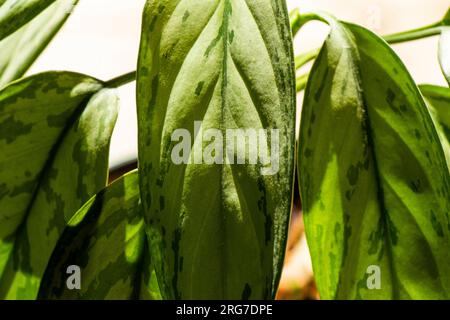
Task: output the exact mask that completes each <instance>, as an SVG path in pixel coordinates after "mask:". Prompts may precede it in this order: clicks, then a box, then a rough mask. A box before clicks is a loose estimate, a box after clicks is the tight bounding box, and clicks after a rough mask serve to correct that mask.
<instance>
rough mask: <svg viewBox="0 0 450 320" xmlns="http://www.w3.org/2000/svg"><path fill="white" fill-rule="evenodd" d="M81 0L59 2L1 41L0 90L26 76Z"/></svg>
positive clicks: (61, 0) (60, 0)
mask: <svg viewBox="0 0 450 320" xmlns="http://www.w3.org/2000/svg"><path fill="white" fill-rule="evenodd" d="M77 2H78V0H57V1H55V3H53V4H52V5H50V6H49V7H48V8H47V9H46V10H44V11H43V12H42V13H40V14H39V15H38V16H37V17H36V18H34V19H33V20H32V21H30V22H29V23H28V24H26V25H25V26H23V27H22V28H20V29H19V30H17V31H16V32H15V33H13V34H11V35H10V36H9V37H7V38H6V39H3V41H1V42H0V52H1V54H0V87H1V86H3V85H5V84H7V83H8V82H11V81H13V80H16V79H18V78H20V77H22V76H23V74H24V73H25V72H26V71H27V70H28V68H29V67H30V66H31V65H32V63H33V62H34V61H35V60H36V58H37V57H38V56H39V55H40V53H41V52H42V51H43V50H44V49H45V47H46V46H47V45H48V43H49V42H50V41H51V40H52V39H53V37H54V36H55V34H56V33H57V32H58V31H59V29H60V28H61V27H62V26H63V24H64V22H65V21H66V20H67V18H68V17H69V15H70V12H71V10H72V8H73V7H74V6H75V5H76V3H77Z"/></svg>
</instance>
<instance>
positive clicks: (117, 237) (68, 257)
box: [39, 171, 157, 300]
mask: <svg viewBox="0 0 450 320" xmlns="http://www.w3.org/2000/svg"><path fill="white" fill-rule="evenodd" d="M138 182H139V180H138V174H137V172H136V171H135V172H132V173H129V174H127V175H125V176H124V177H122V178H120V179H119V180H117V181H115V182H114V183H113V184H111V185H110V186H108V187H107V188H105V189H104V190H102V191H101V192H100V193H99V194H97V195H96V196H95V197H93V198H92V199H90V200H89V201H88V202H87V203H86V204H85V205H84V206H83V207H82V208H81V209H80V210H79V211H78V212H77V213H76V214H75V215H74V216H73V218H72V219H71V220H70V222H69V223H68V226H67V228H66V229H65V231H64V233H63V235H62V236H61V238H60V240H59V241H58V244H57V246H56V248H55V250H54V252H53V254H52V257H51V259H50V262H49V264H48V268H47V270H46V272H45V276H44V278H43V281H42V285H41V288H40V290H39V298H40V299H96V300H105V299H136V298H139V296H140V291H141V289H144V290H143V293H144V292H146V293H147V295H146V298H154V297H152V294H155V292H154V290H153V291H151V290H145V289H148V288H146V286H144V285H142V288H141V281H144V277H143V268H145V267H147V268H149V264H148V262H149V259H148V258H146V259H144V255H147V256H148V252H147V250H146V249H144V247H145V232H144V219H143V214H142V208H141V205H140V200H139V183H138ZM70 265H77V266H79V267H80V268H81V290H69V289H68V288H67V278H68V274H67V268H68V266H70ZM147 280H148V279H147ZM140 288H141V289H140ZM156 290H157V287H156Z"/></svg>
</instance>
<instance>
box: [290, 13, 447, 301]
mask: <svg viewBox="0 0 450 320" xmlns="http://www.w3.org/2000/svg"><path fill="white" fill-rule="evenodd" d="M325 19H326V20H328V22H329V24H330V26H331V33H330V35H329V36H328V38H327V40H326V42H325V44H324V46H323V48H322V50H321V52H320V54H319V57H318V58H317V60H316V62H315V64H314V66H313V68H312V71H311V74H310V77H309V81H308V85H307V87H306V92H305V100H304V104H303V111H302V120H301V122H302V123H301V133H300V141H299V143H300V150H299V158H298V161H299V165H298V167H299V179H300V189H301V196H302V204H303V206H304V212H305V227H306V232H307V236H308V244H309V247H310V250H311V255H312V261H313V267H314V274H315V278H316V280H317V284H318V288H319V292H320V295H321V298H323V299H336V298H337V299H378V298H383V299H409V298H412V299H439V298H441V299H442V298H444V299H446V298H448V297H449V296H450V265H449V263H448V261H449V259H450V235H449V230H450V220H449V216H448V215H449V212H450V202H449V200H448V199H450V176H449V172H448V169H447V166H446V161H445V156H444V153H443V150H442V147H441V144H440V141H439V137H438V134H437V133H436V130H435V127H434V124H433V122H432V119H431V117H430V114H429V112H428V110H427V107H426V105H425V102H424V100H423V98H422V96H421V94H420V92H419V90H418V88H417V86H416V85H415V83H414V81H413V80H412V78H411V76H410V75H409V73H408V71H407V70H406V68H405V66H404V65H403V64H402V63H401V61H400V59H399V58H398V57H397V55H396V54H395V53H394V52H393V50H392V49H391V48H390V47H389V46H388V45H387V44H386V42H385V41H383V40H382V39H381V38H379V37H378V36H376V35H375V34H373V33H372V32H370V31H368V30H366V29H364V28H362V27H359V26H356V25H353V24H348V23H343V22H339V21H336V20H334V19H333V18H329V17H325Z"/></svg>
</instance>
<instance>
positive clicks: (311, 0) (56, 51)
mask: <svg viewBox="0 0 450 320" xmlns="http://www.w3.org/2000/svg"><path fill="white" fill-rule="evenodd" d="M205 1H206V0H205ZM242 1H244V0H242ZM144 3H145V0H80V1H79V4H78V6H77V7H76V8H75V11H74V12H73V14H72V16H71V17H70V18H69V20H68V21H67V23H66V25H65V26H64V27H63V29H62V30H61V31H60V33H59V34H58V35H57V36H56V38H55V39H54V40H53V42H52V43H51V44H50V46H49V47H48V48H47V49H46V50H45V51H44V53H43V54H42V55H41V57H40V58H39V59H38V61H37V62H36V63H35V64H34V66H33V67H32V68H31V69H30V71H29V72H28V74H34V73H37V72H42V71H48V70H68V71H76V72H81V73H85V74H87V75H90V76H93V77H96V78H99V79H101V80H109V79H112V78H115V77H117V76H119V75H121V74H124V73H127V72H130V71H133V70H135V69H136V61H137V55H138V49H139V39H140V33H141V13H142V9H143V7H144ZM287 3H288V7H289V9H290V10H291V9H293V8H295V7H299V8H300V11H303V12H305V11H308V10H323V11H327V12H329V13H332V14H333V15H335V16H336V17H338V18H339V19H342V20H346V21H351V22H355V23H358V24H361V25H363V26H365V27H368V28H370V29H372V30H373V31H375V32H377V33H379V34H388V33H393V32H398V31H403V30H406V29H410V28H414V27H419V26H423V25H426V24H430V23H433V22H436V21H438V20H440V19H441V18H442V16H443V15H444V14H445V12H446V10H447V8H448V7H449V6H450V0H287ZM326 33H327V27H326V26H325V25H323V24H321V23H319V22H311V23H309V24H307V25H306V26H305V27H304V28H303V29H302V30H301V31H300V32H299V34H298V35H297V37H296V39H295V50H296V53H300V52H303V51H307V50H308V49H312V48H315V47H318V46H319V45H320V44H321V42H322V41H323V39H324V37H325V35H326ZM437 46H438V38H437V37H433V38H429V39H424V40H419V41H414V42H410V43H405V44H400V45H396V46H395V50H396V51H397V53H398V54H399V55H400V57H401V58H402V60H403V61H404V62H405V64H406V66H407V67H408V69H409V70H410V72H411V73H412V75H413V77H414V78H415V80H416V81H417V82H418V83H433V84H440V85H445V81H444V78H443V76H442V74H441V72H440V69H439V65H438V62H437ZM118 90H119V94H120V97H121V101H122V106H121V111H120V114H119V119H118V122H117V126H116V128H115V130H114V135H113V139H112V145H111V157H110V160H111V166H112V167H116V166H118V165H120V164H122V163H125V162H128V161H131V160H133V159H135V158H136V155H137V129H136V110H135V109H136V103H135V84H134V83H132V84H129V85H126V86H124V87H122V88H120V89H118Z"/></svg>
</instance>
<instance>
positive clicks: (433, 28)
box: [383, 22, 442, 44]
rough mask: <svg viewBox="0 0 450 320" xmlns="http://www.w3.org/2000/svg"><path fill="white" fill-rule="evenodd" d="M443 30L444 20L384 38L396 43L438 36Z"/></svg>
mask: <svg viewBox="0 0 450 320" xmlns="http://www.w3.org/2000/svg"><path fill="white" fill-rule="evenodd" d="M441 32H442V22H438V23H434V24H430V25H428V26H424V27H420V28H417V29H413V30H408V31H404V32H399V33H394V34H390V35H387V36H384V37H383V38H384V40H386V42H388V43H390V44H394V43H401V42H406V41H413V40H418V39H422V38H426V37H432V36H436V35H438V34H440V33H441Z"/></svg>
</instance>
